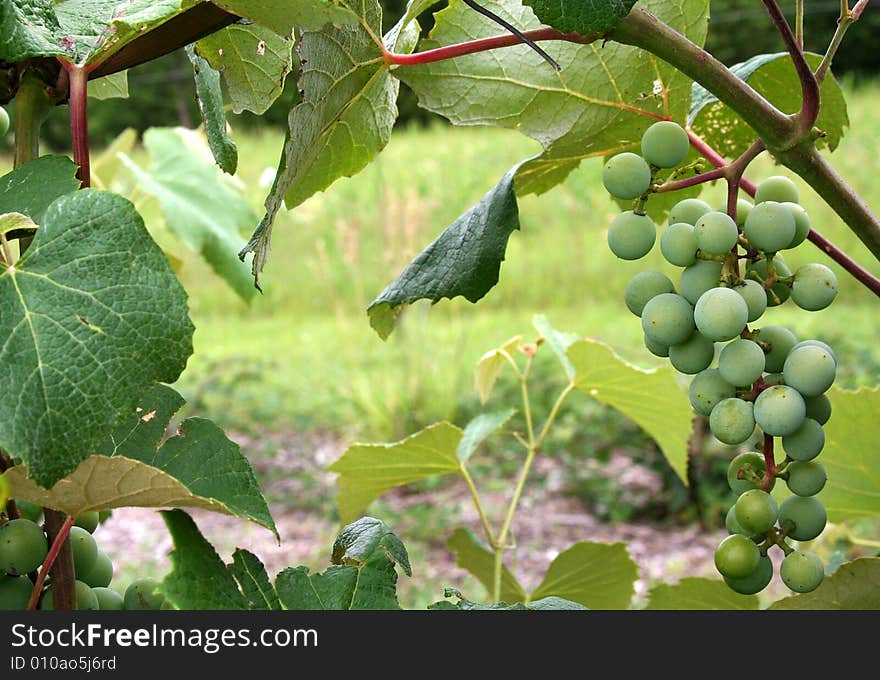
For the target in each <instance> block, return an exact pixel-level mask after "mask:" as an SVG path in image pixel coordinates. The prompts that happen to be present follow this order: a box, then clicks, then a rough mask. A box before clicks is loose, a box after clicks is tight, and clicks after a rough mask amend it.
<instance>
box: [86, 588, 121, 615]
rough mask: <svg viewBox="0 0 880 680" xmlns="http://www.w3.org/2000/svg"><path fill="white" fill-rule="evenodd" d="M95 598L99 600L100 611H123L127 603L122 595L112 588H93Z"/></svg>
mask: <svg viewBox="0 0 880 680" xmlns="http://www.w3.org/2000/svg"><path fill="white" fill-rule="evenodd" d="M92 592H94V593H95V597H97V598H98V609H100V610H101V611H121V610H123V609H125V601H124V600H123V599H122V595H120V594H119V593H117V592H116V591H115V590H113V589H112V588H100V587H98V588H92Z"/></svg>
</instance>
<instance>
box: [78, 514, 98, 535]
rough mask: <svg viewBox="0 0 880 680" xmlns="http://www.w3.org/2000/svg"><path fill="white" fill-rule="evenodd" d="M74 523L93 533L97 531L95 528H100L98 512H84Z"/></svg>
mask: <svg viewBox="0 0 880 680" xmlns="http://www.w3.org/2000/svg"><path fill="white" fill-rule="evenodd" d="M73 524H74V526H77V527H80V528H81V529H85V530H86V531H88V532H89V533H90V534H93V533H95V529H97V528H98V513H97V512H84V513H82V514H81V515H79V516H78V517H77V518H76V521H75V522H74V523H73Z"/></svg>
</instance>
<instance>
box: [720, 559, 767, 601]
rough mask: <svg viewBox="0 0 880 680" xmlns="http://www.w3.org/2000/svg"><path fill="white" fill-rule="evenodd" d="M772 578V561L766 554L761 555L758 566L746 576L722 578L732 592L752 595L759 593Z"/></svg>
mask: <svg viewBox="0 0 880 680" xmlns="http://www.w3.org/2000/svg"><path fill="white" fill-rule="evenodd" d="M772 578H773V562H771V561H770V558H769V557H767V556H766V555H761V559H759V560H758V566H757V567H755V570H754V571H753V572H752V573H751V574H749V575H748V576H743V577H742V578H727V577H725V578H724V582H725V583H726V584H727V586H728V587H729V588H730V589H731V590H733V591H734V592H737V593H740V594H741V595H754V594H755V593H760V592H761V591H762V590H764V588H766V587H767V585H768V584H769V583H770V579H772Z"/></svg>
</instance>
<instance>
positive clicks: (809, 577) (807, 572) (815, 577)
mask: <svg viewBox="0 0 880 680" xmlns="http://www.w3.org/2000/svg"><path fill="white" fill-rule="evenodd" d="M779 576H780V577H781V578H782V582H783V583H784V584H785V585H787V586H788V587H789V588H791V589H792V590H793V591H794V592H796V593H809V592H812V591H814V590H816V588H818V587H819V584H821V583H822V579H823V578H824V577H825V568H824V567H823V566H822V560H821V559H820V558H819V556H818V555H817V554H816V553H814V552H812V551H810V550H795V551H794V552H793V553H789V554H788V555H786V556H785V559H784V560H782V565H781V566H780V567H779Z"/></svg>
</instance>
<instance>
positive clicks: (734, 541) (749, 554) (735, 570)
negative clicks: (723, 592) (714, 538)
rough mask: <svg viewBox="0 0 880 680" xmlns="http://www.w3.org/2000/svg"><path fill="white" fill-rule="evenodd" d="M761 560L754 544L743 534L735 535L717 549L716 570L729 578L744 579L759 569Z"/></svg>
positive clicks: (726, 539) (725, 540)
mask: <svg viewBox="0 0 880 680" xmlns="http://www.w3.org/2000/svg"><path fill="white" fill-rule="evenodd" d="M760 558H761V553H760V552H759V551H758V546H756V545H755V544H754V542H752V541H751V540H750V539H749V538H748V537H746V536H743V535H742V534H733V535H731V536H728V537H727V538H725V539H724V540H723V541H721V543H719V544H718V547H717V548H716V549H715V568H716V569H718V572H719V573H720V574H721V575H722V576H726V577H727V578H743V577H745V576H748V575H749V574H751V573H752V572H753V571H754V570H755V569H756V568H757V567H758V562H759V560H760Z"/></svg>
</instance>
